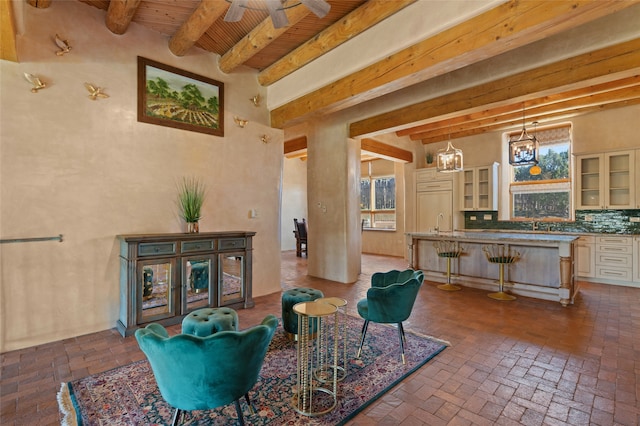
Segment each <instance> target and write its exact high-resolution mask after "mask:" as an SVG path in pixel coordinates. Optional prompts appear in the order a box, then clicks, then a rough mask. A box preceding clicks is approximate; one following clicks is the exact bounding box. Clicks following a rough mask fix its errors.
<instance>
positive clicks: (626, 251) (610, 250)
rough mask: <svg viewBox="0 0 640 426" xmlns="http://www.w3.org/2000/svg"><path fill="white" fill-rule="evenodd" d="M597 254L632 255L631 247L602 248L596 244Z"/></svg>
mask: <svg viewBox="0 0 640 426" xmlns="http://www.w3.org/2000/svg"><path fill="white" fill-rule="evenodd" d="M598 252H599V253H620V254H631V253H633V246H632V245H628V246H617V245H616V246H603V245H601V244H598Z"/></svg>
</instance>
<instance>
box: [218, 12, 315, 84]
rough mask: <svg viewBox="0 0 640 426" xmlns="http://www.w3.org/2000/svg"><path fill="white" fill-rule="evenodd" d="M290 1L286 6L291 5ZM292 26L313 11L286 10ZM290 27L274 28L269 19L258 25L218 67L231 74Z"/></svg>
mask: <svg viewBox="0 0 640 426" xmlns="http://www.w3.org/2000/svg"><path fill="white" fill-rule="evenodd" d="M291 2H292V1H291V0H289V1H288V2H287V3H286V4H288V3H291ZM285 13H286V14H287V19H288V20H289V24H290V25H295V24H296V23H298V22H300V21H301V20H302V19H303V18H304V17H305V16H307V15H308V14H309V13H311V11H310V10H309V9H307V8H306V7H304V6H300V7H293V8H290V9H285ZM288 29H289V27H282V28H274V27H273V22H272V21H271V18H267V19H265V20H264V21H262V22H261V23H260V24H258V25H257V26H256V27H255V28H254V29H253V30H251V32H250V33H249V34H247V35H246V36H245V37H243V38H242V39H241V40H240V41H239V42H238V43H236V45H235V46H233V47H232V48H231V49H229V50H228V51H227V52H226V53H225V54H224V55H222V57H221V58H220V62H219V63H218V66H219V67H220V70H221V71H222V72H225V73H229V72H231V71H233V70H234V69H236V68H237V67H239V66H240V65H242V64H243V63H245V62H246V61H247V60H249V58H251V57H252V56H254V55H256V54H257V53H258V52H260V51H261V50H262V49H264V48H265V47H267V46H268V45H269V44H270V43H271V42H272V41H273V40H275V39H276V38H278V37H280V36H281V35H282V34H284V33H285V31H287V30H288Z"/></svg>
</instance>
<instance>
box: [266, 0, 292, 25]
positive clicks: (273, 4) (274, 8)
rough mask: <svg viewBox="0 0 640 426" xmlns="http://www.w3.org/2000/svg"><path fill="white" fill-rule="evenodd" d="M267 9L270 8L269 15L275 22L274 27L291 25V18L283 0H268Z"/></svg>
mask: <svg viewBox="0 0 640 426" xmlns="http://www.w3.org/2000/svg"><path fill="white" fill-rule="evenodd" d="M266 3H267V9H269V16H271V21H272V22H273V28H282V27H286V26H287V25H289V19H287V14H286V13H285V11H284V9H283V8H282V2H280V0H266Z"/></svg>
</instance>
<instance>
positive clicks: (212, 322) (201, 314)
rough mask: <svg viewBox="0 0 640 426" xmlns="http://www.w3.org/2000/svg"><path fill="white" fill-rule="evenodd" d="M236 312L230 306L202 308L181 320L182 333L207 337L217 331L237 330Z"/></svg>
mask: <svg viewBox="0 0 640 426" xmlns="http://www.w3.org/2000/svg"><path fill="white" fill-rule="evenodd" d="M238 326H239V324H238V313H237V312H236V311H234V310H233V309H231V308H203V309H198V310H196V311H193V312H191V313H190V314H189V315H187V316H186V317H184V319H183V320H182V334H192V335H194V336H198V337H207V336H210V335H212V334H213V333H217V332H218V331H238Z"/></svg>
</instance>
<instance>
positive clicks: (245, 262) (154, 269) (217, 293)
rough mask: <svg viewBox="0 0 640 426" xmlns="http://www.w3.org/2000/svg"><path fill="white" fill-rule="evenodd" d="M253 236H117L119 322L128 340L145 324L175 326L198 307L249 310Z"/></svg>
mask: <svg viewBox="0 0 640 426" xmlns="http://www.w3.org/2000/svg"><path fill="white" fill-rule="evenodd" d="M254 235H255V232H244V231H233V232H207V233H195V234H144V235H119V236H118V239H119V240H120V259H121V260H120V265H121V266H120V318H119V320H118V322H117V324H116V327H117V329H118V331H119V332H120V334H122V335H123V336H128V335H130V334H132V333H133V332H134V331H135V330H136V329H137V328H138V327H140V326H144V325H145V324H148V323H150V322H158V323H161V324H164V325H171V324H177V323H179V322H181V321H182V318H183V317H184V316H185V315H187V314H188V313H189V312H191V311H194V310H196V309H200V308H204V307H220V306H227V307H230V308H234V309H240V308H250V307H253V306H254V303H253V299H252V298H251V276H252V274H251V266H252V265H251V264H252V238H253V236H254Z"/></svg>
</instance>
